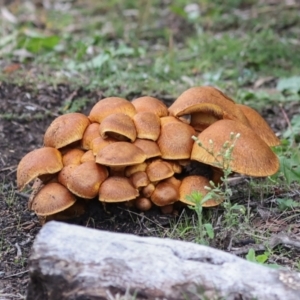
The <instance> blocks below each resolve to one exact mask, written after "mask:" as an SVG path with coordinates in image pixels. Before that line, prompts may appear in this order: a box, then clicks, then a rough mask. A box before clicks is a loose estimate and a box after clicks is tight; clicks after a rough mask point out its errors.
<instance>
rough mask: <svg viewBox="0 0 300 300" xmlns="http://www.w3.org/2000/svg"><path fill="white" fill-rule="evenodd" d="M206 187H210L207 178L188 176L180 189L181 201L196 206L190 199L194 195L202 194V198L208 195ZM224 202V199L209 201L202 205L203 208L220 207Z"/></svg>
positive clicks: (183, 180)
mask: <svg viewBox="0 0 300 300" xmlns="http://www.w3.org/2000/svg"><path fill="white" fill-rule="evenodd" d="M205 186H207V187H210V183H209V180H208V179H207V178H206V177H204V176H199V175H190V176H186V177H185V178H183V179H182V181H181V185H180V187H179V200H180V201H181V202H183V203H186V204H189V205H195V203H194V202H192V201H190V199H188V197H189V196H191V195H192V194H193V193H200V194H201V195H202V197H204V196H205V195H206V194H207V193H208V190H207V189H205ZM222 201H223V199H221V198H219V199H209V200H207V201H205V202H204V203H202V206H203V207H210V206H216V205H219V204H220V203H221V202H222Z"/></svg>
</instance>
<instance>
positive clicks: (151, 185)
mask: <svg viewBox="0 0 300 300" xmlns="http://www.w3.org/2000/svg"><path fill="white" fill-rule="evenodd" d="M154 190H155V185H154V183H153V182H151V183H149V184H148V185H147V186H145V187H143V188H142V190H141V194H142V195H143V196H144V197H146V198H150V197H151V195H152V194H153V192H154Z"/></svg>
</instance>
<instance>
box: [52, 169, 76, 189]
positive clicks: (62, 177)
mask: <svg viewBox="0 0 300 300" xmlns="http://www.w3.org/2000/svg"><path fill="white" fill-rule="evenodd" d="M77 166H78V165H72V164H70V165H67V166H64V167H63V168H62V169H61V170H60V172H59V173H58V175H57V181H58V182H59V183H60V184H62V185H63V186H65V187H68V182H69V180H70V177H71V174H72V173H73V172H74V169H75V168H76V167H77Z"/></svg>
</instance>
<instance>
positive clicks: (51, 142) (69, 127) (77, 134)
mask: <svg viewBox="0 0 300 300" xmlns="http://www.w3.org/2000/svg"><path fill="white" fill-rule="evenodd" d="M89 124H90V121H89V119H88V118H87V117H86V116H85V115H83V114H81V113H69V114H65V115H62V116H59V117H57V118H56V119H54V121H53V122H52V123H51V124H50V126H49V127H48V129H47V130H46V132H45V135H44V144H45V146H46V147H54V148H62V147H65V146H67V145H69V144H71V143H73V142H76V141H79V140H81V139H82V136H83V133H84V131H85V130H86V128H87V127H88V125H89Z"/></svg>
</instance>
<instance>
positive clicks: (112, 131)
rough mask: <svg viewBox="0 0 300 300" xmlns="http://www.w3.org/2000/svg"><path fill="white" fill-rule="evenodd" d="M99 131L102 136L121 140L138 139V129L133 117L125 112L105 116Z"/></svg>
mask: <svg viewBox="0 0 300 300" xmlns="http://www.w3.org/2000/svg"><path fill="white" fill-rule="evenodd" d="M99 132H100V135H101V137H102V138H104V139H106V138H107V137H111V138H114V139H117V140H121V141H127V140H130V141H131V142H134V141H135V139H136V129H135V125H134V122H133V120H132V119H131V117H129V116H127V115H126V114H123V113H116V114H111V115H109V116H107V117H105V118H104V119H103V120H102V122H101V124H100V126H99Z"/></svg>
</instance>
